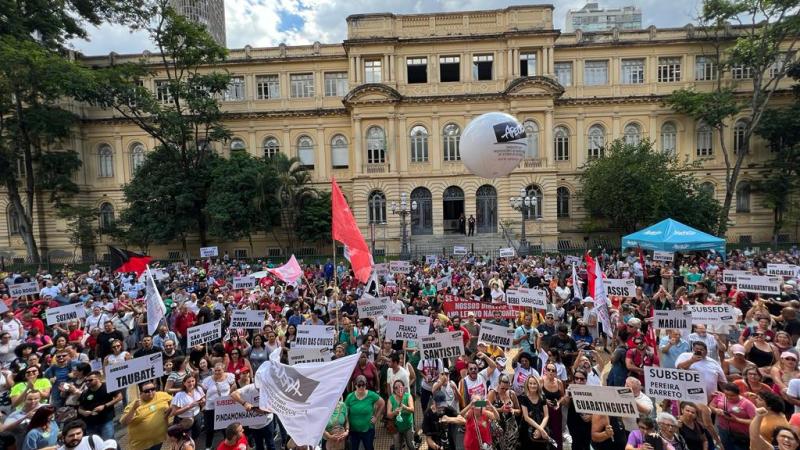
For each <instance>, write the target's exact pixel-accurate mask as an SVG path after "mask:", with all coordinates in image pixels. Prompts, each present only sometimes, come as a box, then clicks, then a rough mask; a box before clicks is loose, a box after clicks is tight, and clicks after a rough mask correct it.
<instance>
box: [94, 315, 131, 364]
mask: <svg viewBox="0 0 800 450" xmlns="http://www.w3.org/2000/svg"><path fill="white" fill-rule="evenodd" d="M124 340H125V336H123V335H122V332H120V331H119V330H117V329H116V328H114V322H112V321H110V320H106V321H105V323H104V324H103V331H101V332H100V334H99V335H98V336H97V357H98V358H100V359H105V358H106V356H108V355H110V354H111V342H112V341H120V342H123V341H124Z"/></svg>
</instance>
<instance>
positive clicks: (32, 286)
mask: <svg viewBox="0 0 800 450" xmlns="http://www.w3.org/2000/svg"><path fill="white" fill-rule="evenodd" d="M8 293H9V294H10V295H11V298H19V297H22V296H23V295H36V294H38V293H39V283H37V282H35V281H30V282H27V283H17V284H12V285H11V286H9V287H8Z"/></svg>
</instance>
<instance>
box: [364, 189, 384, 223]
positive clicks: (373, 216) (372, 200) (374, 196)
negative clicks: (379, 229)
mask: <svg viewBox="0 0 800 450" xmlns="http://www.w3.org/2000/svg"><path fill="white" fill-rule="evenodd" d="M367 207H368V208H369V211H368V212H369V223H386V196H385V195H383V192H381V191H372V192H371V193H370V194H369V199H368V200H367Z"/></svg>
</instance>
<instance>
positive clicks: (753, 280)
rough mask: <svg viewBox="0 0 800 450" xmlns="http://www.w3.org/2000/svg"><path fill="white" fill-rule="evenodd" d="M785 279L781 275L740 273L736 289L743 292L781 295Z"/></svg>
mask: <svg viewBox="0 0 800 450" xmlns="http://www.w3.org/2000/svg"><path fill="white" fill-rule="evenodd" d="M781 284H783V280H782V279H781V278H779V277H764V276H759V275H739V276H738V277H736V289H737V290H739V291H742V292H755V293H758V294H770V295H781Z"/></svg>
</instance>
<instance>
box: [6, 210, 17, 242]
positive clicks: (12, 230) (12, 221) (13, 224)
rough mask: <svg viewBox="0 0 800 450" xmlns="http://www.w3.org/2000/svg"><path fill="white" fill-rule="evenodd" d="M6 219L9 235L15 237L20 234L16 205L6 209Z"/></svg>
mask: <svg viewBox="0 0 800 450" xmlns="http://www.w3.org/2000/svg"><path fill="white" fill-rule="evenodd" d="M6 217H8V235H9V236H13V235H15V234H19V214H17V209H16V208H14V205H8V206H7V207H6Z"/></svg>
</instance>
